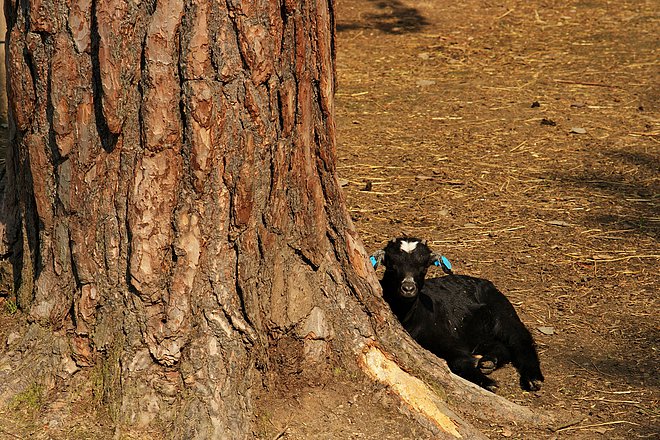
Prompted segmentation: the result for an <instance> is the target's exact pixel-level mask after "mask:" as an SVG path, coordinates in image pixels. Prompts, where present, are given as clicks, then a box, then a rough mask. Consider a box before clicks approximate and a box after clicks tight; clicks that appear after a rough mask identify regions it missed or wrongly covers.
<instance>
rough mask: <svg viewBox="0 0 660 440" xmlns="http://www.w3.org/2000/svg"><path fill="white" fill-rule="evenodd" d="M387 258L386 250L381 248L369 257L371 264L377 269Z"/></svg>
mask: <svg viewBox="0 0 660 440" xmlns="http://www.w3.org/2000/svg"><path fill="white" fill-rule="evenodd" d="M384 259H385V251H384V250H382V249H381V250H379V251H376V252H374V253H373V254H372V255H371V257H369V260H370V261H371V265H372V266H373V267H374V269H376V268H377V267H378V265H379V264H382V263H383V260H384Z"/></svg>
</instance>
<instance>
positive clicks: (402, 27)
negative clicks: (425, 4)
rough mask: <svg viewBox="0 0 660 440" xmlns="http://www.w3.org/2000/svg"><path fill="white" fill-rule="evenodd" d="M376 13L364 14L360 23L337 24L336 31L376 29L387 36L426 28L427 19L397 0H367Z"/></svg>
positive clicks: (416, 10)
mask: <svg viewBox="0 0 660 440" xmlns="http://www.w3.org/2000/svg"><path fill="white" fill-rule="evenodd" d="M369 3H372V4H373V5H374V6H375V7H376V8H377V9H378V12H373V13H366V14H365V15H364V16H363V17H362V18H363V20H360V21H351V22H347V23H338V24H337V31H339V32H342V31H347V30H356V29H378V30H379V31H381V32H386V33H388V34H406V33H411V32H420V31H421V30H422V29H423V28H424V27H426V26H428V24H429V23H428V21H427V19H426V18H425V17H424V16H423V15H422V14H421V13H420V12H419V10H418V9H417V8H413V7H410V6H407V5H405V4H404V3H403V2H401V1H399V0H369Z"/></svg>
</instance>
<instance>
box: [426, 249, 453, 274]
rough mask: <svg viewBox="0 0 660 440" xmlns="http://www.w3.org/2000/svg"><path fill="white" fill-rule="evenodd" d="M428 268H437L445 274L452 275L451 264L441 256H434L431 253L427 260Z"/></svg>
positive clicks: (434, 254)
mask: <svg viewBox="0 0 660 440" xmlns="http://www.w3.org/2000/svg"><path fill="white" fill-rule="evenodd" d="M429 266H438V267H440V268H441V269H442V271H443V272H444V273H446V274H450V273H452V271H451V262H450V261H449V259H447V257H445V256H443V255H440V254H436V253H435V252H434V253H432V254H431V257H430V258H429Z"/></svg>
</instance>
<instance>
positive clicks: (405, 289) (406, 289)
mask: <svg viewBox="0 0 660 440" xmlns="http://www.w3.org/2000/svg"><path fill="white" fill-rule="evenodd" d="M416 292H417V286H416V285H415V283H410V282H404V283H402V284H401V293H402V294H403V295H404V296H413V295H414V294H415V293H416Z"/></svg>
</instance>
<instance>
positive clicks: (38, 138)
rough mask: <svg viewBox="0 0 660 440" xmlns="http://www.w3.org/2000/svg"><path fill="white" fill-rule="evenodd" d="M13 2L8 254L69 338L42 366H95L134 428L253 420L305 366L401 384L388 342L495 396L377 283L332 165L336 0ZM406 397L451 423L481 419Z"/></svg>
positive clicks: (405, 359)
mask: <svg viewBox="0 0 660 440" xmlns="http://www.w3.org/2000/svg"><path fill="white" fill-rule="evenodd" d="M6 10H7V16H8V28H9V33H8V35H9V44H8V48H7V49H8V71H9V72H8V76H9V98H10V116H11V117H10V121H11V126H10V129H11V147H10V151H9V153H8V161H7V167H8V187H7V194H6V197H5V206H4V217H5V220H4V223H3V229H2V233H3V240H4V242H3V250H4V253H5V254H8V255H11V258H12V261H13V264H14V273H15V278H16V286H17V290H16V300H17V303H18V305H19V307H20V309H21V310H22V311H24V312H25V316H27V317H28V318H27V319H28V321H29V322H31V323H32V326H33V327H34V328H37V327H38V328H39V329H44V328H46V329H50V330H49V332H48V334H50V335H51V336H49V337H51V338H52V337H53V335H54V338H55V340H56V341H59V342H58V344H57V346H58V347H59V348H58V350H54V351H53V352H57V356H55V357H54V358H53V359H54V360H51V361H49V362H44V363H43V365H42V366H41V368H42V370H43V371H50V372H51V373H49V374H51V375H55V374H63V373H62V372H66V373H67V374H71V373H73V372H74V371H75V370H76V369H77V368H96V369H98V371H99V372H100V373H99V374H100V377H101V385H102V386H101V387H100V394H101V396H100V397H101V398H102V400H103V402H105V404H106V406H107V407H108V408H109V409H110V412H111V414H112V415H113V418H114V420H115V423H116V424H117V426H118V429H120V430H121V429H122V427H125V426H131V427H133V428H136V427H137V428H140V427H143V428H145V429H146V428H149V429H153V428H154V427H159V429H161V430H162V431H163V432H167V433H169V434H168V435H169V436H170V437H172V438H187V439H188V438H190V439H192V438H200V439H201V438H226V437H227V436H228V435H229V434H228V433H231V437H232V438H246V437H249V436H250V435H251V432H252V428H251V426H252V424H251V422H252V419H251V418H252V414H253V405H254V402H253V397H254V396H255V395H256V394H258V393H259V392H260V391H261V390H262V387H268V386H269V384H271V383H272V382H273V381H274V380H276V379H277V377H278V374H285V373H286V372H287V369H288V368H291V366H292V365H294V366H296V368H299V369H303V370H309V371H316V369H319V368H320V369H322V368H327V366H329V365H334V364H340V365H343V366H345V367H346V368H349V369H352V370H355V369H357V368H359V367H360V366H361V367H362V369H363V370H364V371H365V372H366V373H367V374H368V375H369V376H371V377H372V378H373V379H375V380H379V381H382V382H384V383H388V384H390V386H393V387H394V386H395V385H393V384H395V383H398V382H400V381H401V380H402V379H396V376H387V375H383V374H381V373H380V371H381V370H382V369H383V368H385V369H387V367H388V365H389V366H390V367H392V368H395V366H396V364H393V362H392V360H391V359H394V358H393V356H392V353H397V359H398V363H399V364H401V365H405V366H407V369H408V370H410V371H415V372H418V373H419V374H420V376H422V377H423V376H426V379H427V380H429V381H432V382H433V381H434V382H436V383H437V382H438V381H440V382H443V381H444V383H445V386H448V387H451V386H454V392H453V395H454V396H461V395H464V396H468V397H466V398H465V399H464V400H462V401H460V400H459V403H462V402H468V401H470V402H472V403H474V402H475V401H476V402H481V404H484V405H487V404H486V403H485V402H492V401H493V399H492V398H488V397H484V395H483V394H482V393H481V392H480V391H478V390H476V389H474V387H472V386H471V385H467V386H465V385H462V383H461V381H460V380H459V385H455V383H456V382H454V380H455V379H453V378H452V377H451V376H450V375H449V374H448V373H447V370H446V368H444V367H443V366H442V365H441V364H439V363H437V361H434V360H433V359H434V358H432V357H430V356H428V355H427V354H425V353H424V352H423V351H422V350H420V349H419V347H417V346H416V344H414V343H413V342H412V341H410V339H409V338H408V337H407V336H406V335H405V334H404V333H403V332H402V330H401V328H400V327H399V326H398V325H397V324H395V323H393V321H392V320H393V318H392V317H391V315H390V313H389V310H388V309H387V307H386V305H385V304H384V302H383V301H382V300H381V299H380V294H379V289H380V288H379V285H378V282H377V279H376V277H375V274H374V272H373V270H372V269H371V267H370V265H369V263H368V259H367V255H366V254H365V251H364V250H363V247H362V245H361V243H360V241H359V239H358V238H357V237H356V234H355V229H354V227H353V226H352V224H351V222H350V219H349V217H348V215H347V210H346V207H345V204H344V201H343V197H342V194H341V190H340V186H339V185H338V182H337V177H336V172H335V143H334V142H335V119H334V96H333V95H334V87H335V69H334V51H335V40H334V12H333V1H332V0H318V1H315V2H311V1H305V0H260V1H257V0H250V1H240V0H226V1H211V2H208V1H203V0H187V1H185V2H184V1H178V0H160V1H153V2H125V1H123V0H103V1H101V0H81V1H70V0H39V1H31V2H27V3H26V2H19V1H17V0H12V1H7V2H6ZM35 326H36V327H35ZM34 331H35V332H36V330H34ZM42 333H43V332H42ZM40 334H41V333H40ZM282 357H285V358H286V359H287V361H286V362H285V363H284V364H282V363H281V362H280V361H279V360H278V359H281V358H282ZM71 359H73V361H74V362H75V366H74V365H72V361H71ZM379 368H380V370H379ZM397 374H398V373H397ZM401 374H403V375H404V376H406V377H410V376H409V375H408V374H407V373H403V371H401ZM392 377H395V379H392ZM452 384H454V385H452ZM418 385H419V384H418ZM420 386H422V387H423V386H424V384H423V383H422V384H421V385H420ZM429 390H430V389H429ZM450 391H451V390H450ZM402 393H403V392H399V394H401V395H402V399H404V401H406V402H407V404H408V405H410V406H412V407H413V409H414V410H415V412H416V413H419V414H421V416H420V417H421V419H422V420H426V422H427V423H429V424H430V425H431V426H432V427H434V429H436V430H438V432H439V433H443V432H444V434H442V435H444V436H447V437H450V438H453V437H455V436H457V435H461V434H462V435H463V436H464V437H465V436H466V435H467V434H470V433H472V434H474V431H473V430H472V428H471V427H470V426H469V425H468V424H466V423H464V422H463V421H462V420H460V418H459V417H457V416H455V415H453V414H452V413H451V412H449V411H446V408H445V407H444V403H443V401H442V400H441V399H439V398H438V397H437V396H435V397H429V398H430V399H431V401H430V402H431V403H430V404H429V405H430V407H429V406H426V407H419V408H418V407H416V406H415V404H414V403H411V402H409V401H408V400H406V397H405V395H404V394H405V393H403V394H402ZM430 396H433V394H432V393H431V394H430ZM412 399H413V401H414V397H412ZM433 399H435V400H433ZM475 399H476V400H475ZM500 400H503V399H500ZM500 400H495V402H496V403H495V405H497V404H498V403H497V402H500ZM422 406H423V405H422ZM433 407H435V408H436V409H437V410H438V411H440V413H442V414H444V416H445V417H446V419H442V420H444V422H443V421H438V420H439V419H438V418H437V417H436V418H434V411H435V410H434V409H432V408H433ZM424 408H426V409H424ZM428 408H431V409H428ZM493 408H494V406H493ZM528 415H529V417H530V418H532V417H533V416H532V415H530V414H528ZM429 421H430V422H429ZM443 423H444V425H443ZM466 433H467V434H466ZM439 435H440V434H439ZM474 435H476V434H474Z"/></svg>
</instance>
